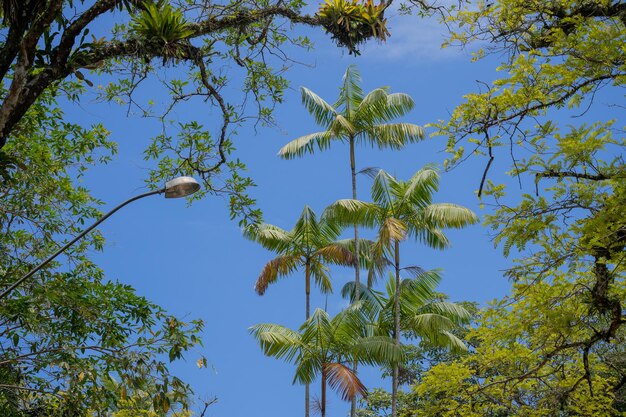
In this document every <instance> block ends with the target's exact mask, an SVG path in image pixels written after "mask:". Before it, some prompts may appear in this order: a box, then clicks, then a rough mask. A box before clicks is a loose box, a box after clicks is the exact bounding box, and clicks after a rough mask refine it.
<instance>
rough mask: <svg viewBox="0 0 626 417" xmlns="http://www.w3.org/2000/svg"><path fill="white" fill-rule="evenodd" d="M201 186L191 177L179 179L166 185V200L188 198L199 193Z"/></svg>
mask: <svg viewBox="0 0 626 417" xmlns="http://www.w3.org/2000/svg"><path fill="white" fill-rule="evenodd" d="M199 189H200V184H198V181H196V180H194V179H193V178H191V177H178V178H174V179H173V180H170V181H168V182H166V183H165V198H180V197H187V196H188V195H191V194H193V193H195V192H196V191H198V190H199Z"/></svg>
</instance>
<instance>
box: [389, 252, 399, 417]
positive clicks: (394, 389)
mask: <svg viewBox="0 0 626 417" xmlns="http://www.w3.org/2000/svg"><path fill="white" fill-rule="evenodd" d="M394 252H395V269H396V271H395V272H396V294H395V300H394V303H393V309H394V312H393V313H394V314H393V315H394V328H393V341H394V343H395V345H396V346H400V242H399V241H397V240H396V241H395V242H394ZM398 377H399V366H398V364H397V363H394V364H393V374H392V377H391V417H396V416H397V413H398V409H397V408H398V379H399V378H398Z"/></svg>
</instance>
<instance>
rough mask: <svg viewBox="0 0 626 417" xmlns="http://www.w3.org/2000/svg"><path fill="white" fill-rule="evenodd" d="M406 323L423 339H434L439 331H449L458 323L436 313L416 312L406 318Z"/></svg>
mask: <svg viewBox="0 0 626 417" xmlns="http://www.w3.org/2000/svg"><path fill="white" fill-rule="evenodd" d="M404 321H405V325H406V326H407V327H408V328H409V329H411V330H412V331H413V332H415V334H416V335H418V336H419V337H421V338H422V339H428V340H432V339H433V338H434V337H435V336H436V334H437V333H441V332H442V331H449V330H452V329H454V328H455V327H456V324H455V323H454V322H453V321H452V320H450V319H449V318H447V317H444V316H442V315H440V314H435V313H423V314H416V315H414V316H411V317H407V318H405V320H404Z"/></svg>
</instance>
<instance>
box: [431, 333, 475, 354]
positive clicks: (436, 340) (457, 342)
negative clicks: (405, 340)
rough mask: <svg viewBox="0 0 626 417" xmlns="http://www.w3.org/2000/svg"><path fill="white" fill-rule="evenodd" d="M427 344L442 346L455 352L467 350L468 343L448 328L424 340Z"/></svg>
mask: <svg viewBox="0 0 626 417" xmlns="http://www.w3.org/2000/svg"><path fill="white" fill-rule="evenodd" d="M423 341H424V342H425V343H426V344H427V345H430V346H434V347H442V348H445V349H448V350H449V351H451V352H453V353H463V352H467V350H468V349H467V345H466V344H465V343H464V342H463V341H462V340H461V339H459V338H458V337H456V336H455V335H454V334H452V333H450V332H449V331H447V330H444V331H441V332H439V333H435V334H433V335H430V337H428V338H425V339H424V340H423Z"/></svg>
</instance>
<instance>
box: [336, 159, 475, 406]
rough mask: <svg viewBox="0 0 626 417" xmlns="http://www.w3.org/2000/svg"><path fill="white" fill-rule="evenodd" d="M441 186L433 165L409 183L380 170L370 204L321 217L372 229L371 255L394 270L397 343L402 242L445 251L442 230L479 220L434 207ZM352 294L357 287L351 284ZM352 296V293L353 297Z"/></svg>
mask: <svg viewBox="0 0 626 417" xmlns="http://www.w3.org/2000/svg"><path fill="white" fill-rule="evenodd" d="M438 187H439V174H438V173H437V171H436V170H435V169H434V168H432V167H425V168H423V169H421V170H419V171H418V172H417V173H415V175H413V177H412V178H411V179H410V180H409V181H398V180H396V179H395V178H394V177H393V176H391V175H390V174H388V173H387V172H385V171H383V170H380V171H379V172H378V174H377V175H376V177H375V178H374V181H373V184H372V200H373V202H372V203H366V202H363V201H359V200H356V199H353V200H339V201H337V202H335V203H333V204H332V205H331V206H329V207H328V208H327V209H326V212H325V214H324V218H327V219H329V220H330V221H333V222H336V223H340V224H345V225H348V224H355V223H358V224H361V225H364V226H368V227H375V228H377V229H378V231H377V236H378V239H377V244H376V245H375V246H374V248H373V250H374V253H373V254H372V256H373V257H374V258H376V257H386V256H389V257H391V260H392V263H393V265H394V270H395V291H396V295H395V297H394V330H393V336H394V340H395V341H396V343H397V344H398V345H399V344H400V324H401V323H400V322H401V311H400V299H401V297H400V289H401V280H400V271H401V267H400V265H401V264H400V242H402V241H404V240H405V239H406V238H407V237H411V238H414V239H416V240H418V241H420V242H422V243H424V244H426V245H427V246H429V247H431V248H435V249H445V248H447V247H448V246H449V245H450V242H449V241H448V239H447V238H446V236H445V234H444V233H443V230H442V229H444V228H462V227H465V226H467V225H469V224H473V223H476V222H477V221H478V217H477V216H476V215H475V214H474V213H472V211H471V210H469V209H468V208H465V207H462V206H458V205H455V204H450V203H432V195H433V193H434V192H435V191H437V189H438ZM355 287H356V288H355V293H356V294H358V293H359V287H360V283H358V282H356V280H355ZM355 297H356V295H355ZM397 391H398V366H397V365H394V367H393V375H392V402H391V413H392V417H395V416H396V404H397Z"/></svg>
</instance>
